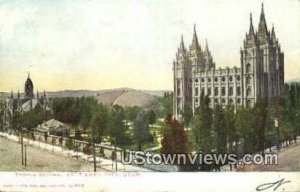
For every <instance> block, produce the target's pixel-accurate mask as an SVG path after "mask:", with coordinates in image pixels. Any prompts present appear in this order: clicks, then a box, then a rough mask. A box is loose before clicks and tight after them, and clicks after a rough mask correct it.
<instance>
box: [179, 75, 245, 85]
mask: <svg viewBox="0 0 300 192" xmlns="http://www.w3.org/2000/svg"><path fill="white" fill-rule="evenodd" d="M205 80H206V81H207V82H208V83H211V82H212V78H211V77H208V78H205V77H202V78H201V83H204V82H205ZM228 80H229V82H233V77H232V76H229V77H228ZM236 80H237V81H238V82H239V81H240V80H241V76H240V75H238V76H236ZM199 81H200V79H199V78H195V80H194V82H195V83H199ZM190 82H192V80H190ZM214 82H215V83H217V82H219V77H215V78H214ZM221 82H226V77H221ZM250 82H251V77H250V76H249V75H248V76H246V84H250ZM179 86H180V81H179V80H178V81H177V87H179Z"/></svg>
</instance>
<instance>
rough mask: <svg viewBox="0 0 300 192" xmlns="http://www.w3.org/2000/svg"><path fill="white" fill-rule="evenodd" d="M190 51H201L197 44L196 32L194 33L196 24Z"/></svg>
mask: <svg viewBox="0 0 300 192" xmlns="http://www.w3.org/2000/svg"><path fill="white" fill-rule="evenodd" d="M191 49H196V50H201V47H200V45H199V42H198V37H197V32H196V24H194V34H193V41H192V45H191Z"/></svg>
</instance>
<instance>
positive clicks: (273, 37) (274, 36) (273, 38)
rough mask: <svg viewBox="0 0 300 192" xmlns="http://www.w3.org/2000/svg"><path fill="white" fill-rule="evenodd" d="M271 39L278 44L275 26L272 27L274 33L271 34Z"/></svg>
mask: <svg viewBox="0 0 300 192" xmlns="http://www.w3.org/2000/svg"><path fill="white" fill-rule="evenodd" d="M271 38H272V40H273V42H274V43H275V42H276V35H275V30H274V25H272V32H271Z"/></svg>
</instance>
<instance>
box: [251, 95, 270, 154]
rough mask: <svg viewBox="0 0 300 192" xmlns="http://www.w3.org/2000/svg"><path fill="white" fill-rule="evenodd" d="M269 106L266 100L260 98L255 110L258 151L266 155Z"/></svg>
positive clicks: (255, 133)
mask: <svg viewBox="0 0 300 192" xmlns="http://www.w3.org/2000/svg"><path fill="white" fill-rule="evenodd" d="M267 106H268V102H267V99H265V98H258V99H257V101H256V103H255V105H254V108H253V113H254V123H255V124H254V125H255V126H253V127H254V135H255V138H256V150H259V151H262V153H264V149H265V141H266V135H265V133H266V125H267V114H268V113H267Z"/></svg>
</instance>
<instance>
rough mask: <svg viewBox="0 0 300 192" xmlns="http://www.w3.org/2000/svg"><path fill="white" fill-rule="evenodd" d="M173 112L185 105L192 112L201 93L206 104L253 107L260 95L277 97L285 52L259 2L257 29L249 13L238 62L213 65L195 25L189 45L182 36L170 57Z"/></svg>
mask: <svg viewBox="0 0 300 192" xmlns="http://www.w3.org/2000/svg"><path fill="white" fill-rule="evenodd" d="M173 77H174V79H173V80H174V96H173V114H174V115H175V117H177V118H180V117H181V116H182V113H183V112H184V109H185V107H186V106H189V107H191V108H192V109H193V112H194V111H195V109H196V108H197V107H199V105H200V95H201V93H204V94H205V95H207V96H208V97H209V105H210V107H211V108H213V107H214V106H215V105H216V104H220V105H222V106H226V105H228V104H230V103H231V104H233V105H235V106H237V105H243V106H246V107H252V106H253V105H254V103H255V102H256V100H257V99H258V98H259V97H261V98H275V99H279V98H281V97H282V96H283V88H284V53H283V52H282V51H281V46H280V44H279V42H278V39H277V37H276V35H275V30H274V26H273V27H272V29H271V30H269V29H268V27H267V22H266V19H265V13H264V7H263V4H262V8H261V14H260V21H259V24H258V29H257V30H255V29H254V27H253V23H252V14H250V27H249V31H248V32H247V33H246V37H245V39H244V42H243V47H242V48H241V50H240V66H239V67H233V68H228V67H227V68H218V69H216V66H215V62H214V60H213V57H212V54H211V51H210V50H209V48H208V44H207V41H206V45H205V48H204V49H202V48H201V46H200V44H199V42H198V37H197V33H196V28H195V26H194V34H193V40H192V43H191V45H190V46H189V49H187V48H186V47H185V45H184V41H183V37H181V42H180V45H179V48H178V50H177V53H176V59H175V60H174V61H173Z"/></svg>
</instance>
